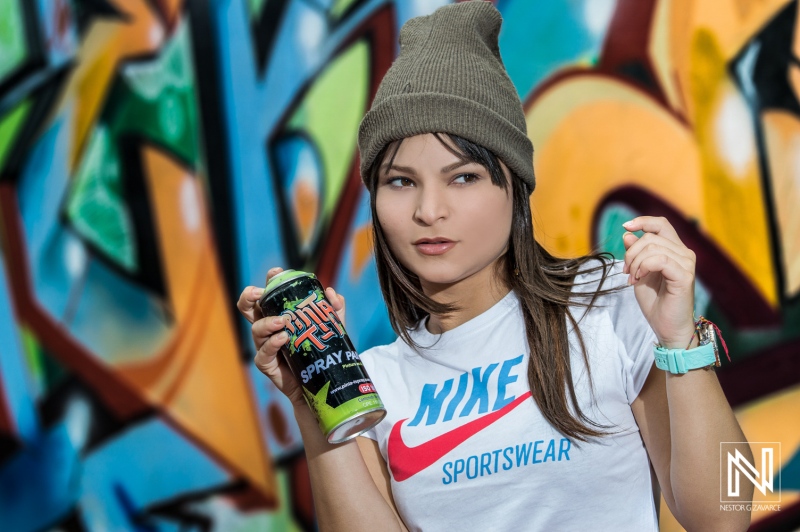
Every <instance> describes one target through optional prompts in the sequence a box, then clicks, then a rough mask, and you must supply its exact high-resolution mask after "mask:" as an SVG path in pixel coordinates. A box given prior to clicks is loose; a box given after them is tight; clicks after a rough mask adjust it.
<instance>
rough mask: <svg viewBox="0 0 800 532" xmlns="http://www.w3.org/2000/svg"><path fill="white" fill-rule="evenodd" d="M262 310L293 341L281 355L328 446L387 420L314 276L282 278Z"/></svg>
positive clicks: (266, 293) (274, 280) (271, 289)
mask: <svg viewBox="0 0 800 532" xmlns="http://www.w3.org/2000/svg"><path fill="white" fill-rule="evenodd" d="M258 304H259V306H260V307H261V312H262V314H263V315H264V316H281V317H283V319H284V324H285V325H284V329H285V330H286V332H287V333H288V334H289V340H288V342H287V343H286V344H285V345H284V346H282V347H281V353H283V356H284V357H285V358H286V362H287V363H288V364H289V368H290V369H291V371H292V374H293V375H294V376H295V378H296V379H297V380H298V381H299V382H300V385H301V386H302V387H303V394H304V396H305V398H306V402H307V403H308V405H309V407H311V410H313V411H314V413H315V414H316V416H317V420H318V421H319V426H320V428H321V429H322V432H323V433H324V434H325V437H326V438H327V439H328V442H329V443H341V442H344V441H347V440H349V439H351V438H355V437H356V436H358V435H359V434H361V433H363V432H365V431H367V430H369V429H370V428H372V427H374V426H375V425H377V424H378V423H379V422H380V421H381V420H382V419H383V418H384V416H385V415H386V410H385V409H384V407H383V402H382V401H381V399H380V397H378V394H377V392H376V391H375V386H374V385H373V384H372V381H371V380H370V378H369V375H367V371H366V369H365V368H364V365H363V364H362V363H361V360H360V358H359V356H358V353H357V352H356V350H355V348H354V347H353V343H352V342H351V341H350V338H349V337H348V336H347V332H346V331H345V329H344V326H343V325H342V322H341V321H339V317H338V316H337V315H336V312H335V311H334V310H333V305H331V303H330V301H328V299H327V298H326V297H325V292H324V291H323V288H322V284H320V282H319V281H318V280H317V277H316V276H315V275H314V274H312V273H306V272H302V271H299V270H286V271H284V272H281V273H280V274H278V275H276V276H275V277H273V278H272V279H271V280H270V281H269V283H268V284H267V287H266V289H265V290H264V294H263V295H262V296H261V298H260V299H259V300H258Z"/></svg>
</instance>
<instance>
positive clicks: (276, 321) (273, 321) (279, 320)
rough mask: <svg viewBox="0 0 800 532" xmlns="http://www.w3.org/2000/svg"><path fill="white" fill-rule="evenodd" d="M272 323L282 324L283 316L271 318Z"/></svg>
mask: <svg viewBox="0 0 800 532" xmlns="http://www.w3.org/2000/svg"><path fill="white" fill-rule="evenodd" d="M272 324H273V325H283V318H282V317H279V318H273V319H272Z"/></svg>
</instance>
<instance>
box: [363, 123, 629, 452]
mask: <svg viewBox="0 0 800 532" xmlns="http://www.w3.org/2000/svg"><path fill="white" fill-rule="evenodd" d="M435 135H436V138H437V139H438V140H439V142H441V143H442V144H443V145H444V146H445V147H446V148H447V149H448V150H450V152H451V153H453V154H454V155H456V156H457V157H459V158H460V159H461V160H462V161H465V162H466V161H469V162H474V163H477V164H480V165H481V166H483V167H485V168H486V169H487V171H488V172H489V174H490V176H491V180H492V183H493V184H494V185H496V186H499V187H501V188H502V189H504V190H505V191H506V193H508V186H509V182H510V184H511V189H512V190H511V192H512V195H513V216H512V221H511V235H510V237H509V242H508V250H507V251H506V253H505V255H504V256H503V257H502V260H500V261H498V263H497V265H498V268H499V270H500V271H498V274H499V275H501V276H502V279H503V280H504V281H505V282H506V284H507V285H508V286H509V287H510V288H511V289H512V290H513V291H514V292H515V294H516V295H517V298H518V299H519V302H520V305H521V308H522V314H523V317H524V322H525V333H526V336H527V340H528V346H529V350H530V358H529V363H528V384H529V386H530V389H531V394H532V396H533V400H534V401H535V402H536V404H537V405H538V407H539V409H540V410H541V412H542V415H543V416H544V417H545V419H547V421H548V422H550V424H551V425H552V426H553V427H555V428H556V429H557V430H558V431H559V432H561V433H562V434H564V435H565V436H567V437H569V438H572V439H576V440H581V441H586V440H587V439H588V438H590V437H598V436H602V435H605V434H608V432H607V431H606V430H605V429H608V428H609V426H607V425H602V424H599V423H597V422H595V421H594V420H592V419H590V418H589V417H587V416H586V415H585V414H584V413H583V411H582V410H581V408H580V406H579V404H578V400H577V396H576V394H575V387H574V384H573V380H572V368H571V366H570V347H569V341H568V336H567V333H568V325H567V323H568V322H569V324H570V325H571V327H572V328H573V329H574V330H575V332H576V333H577V338H578V342H579V344H580V348H581V352H582V355H583V359H584V362H585V364H586V368H587V371H588V373H589V384H590V390H592V393H594V391H593V387H592V384H591V370H590V369H589V359H588V355H587V351H586V345H585V344H584V341H583V338H582V336H581V332H580V329H579V328H578V323H577V320H576V319H575V317H574V316H573V315H572V313H571V312H570V308H569V307H570V306H577V307H584V308H586V309H587V311H588V309H590V308H591V307H592V306H594V305H595V303H596V300H597V298H598V297H599V296H602V295H604V294H606V293H610V292H613V291H614V289H611V290H603V289H602V286H603V283H604V281H605V279H606V277H607V276H608V273H609V267H610V263H611V261H612V260H613V257H611V256H610V255H608V254H605V253H592V254H589V255H585V256H582V257H578V258H572V259H561V258H557V257H555V256H553V255H551V254H550V253H548V252H547V250H546V249H544V247H542V246H541V245H539V243H538V242H536V240H534V238H533V222H532V218H531V209H530V204H529V203H528V198H529V196H530V190H529V188H528V186H527V185H526V184H525V183H524V182H523V181H522V180H521V179H517V178H516V177H514V176H513V175H511V176H508V177H507V176H506V174H505V172H504V171H503V168H502V167H501V165H500V162H499V160H498V158H497V157H496V156H495V155H494V154H493V153H492V152H490V151H489V150H487V149H486V148H483V147H482V146H479V145H477V144H474V143H472V142H470V141H469V140H466V139H464V138H461V137H459V136H456V135H451V134H438V133H436V134H435ZM401 142H402V140H400V141H395V142H394V143H391V144H389V145H387V146H385V147H384V148H383V150H382V152H381V153H380V154H379V155H378V156H377V157H376V158H375V162H374V163H373V165H372V166H371V168H370V169H369V171H368V173H367V176H366V177H367V179H366V181H367V188H368V189H369V192H370V207H371V211H372V227H373V238H374V249H375V259H376V261H375V262H376V264H377V269H378V279H379V281H380V286H381V291H382V292H383V297H384V300H385V301H386V306H387V308H388V311H389V320H390V322H391V324H392V328H393V329H394V331H395V332H396V333H397V334H398V335H400V336H401V337H402V338H403V339H404V340H405V341H406V342H407V343H408V344H409V345H411V346H414V347H419V346H417V345H416V344H415V342H414V341H413V340H412V338H411V337H410V334H409V330H410V329H413V328H414V327H415V326H416V325H417V323H418V322H419V320H421V319H423V318H425V317H426V316H428V315H429V314H436V315H445V314H448V313H450V312H453V311H454V310H456V307H455V306H454V305H452V304H445V303H439V302H436V301H434V300H433V299H431V298H430V297H428V296H426V295H425V294H424V293H423V291H422V288H421V285H420V282H419V278H418V277H417V276H416V275H415V274H414V273H413V272H411V271H409V270H408V269H407V268H405V267H404V266H403V265H402V264H401V263H400V262H399V261H398V260H397V258H396V257H395V256H394V253H392V250H391V249H390V248H389V245H388V242H387V241H386V237H385V236H384V234H383V230H382V229H381V226H380V223H378V213H377V211H376V208H375V199H376V192H377V184H378V178H379V172H380V168H381V166H382V165H383V164H384V160H386V159H388V161H389V164H391V163H392V162H393V160H394V157H395V155H396V154H397V150H398V148H399V145H400V143H401ZM592 261H597V263H596V264H595V265H589V266H587V263H590V262H592ZM599 270H602V274H601V280H600V284H599V288H598V290H597V291H595V292H594V293H591V294H588V297H587V294H581V293H576V292H573V287H574V286H576V282H575V277H576V275H577V274H578V273H579V271H580V273H589V272H597V271H599Z"/></svg>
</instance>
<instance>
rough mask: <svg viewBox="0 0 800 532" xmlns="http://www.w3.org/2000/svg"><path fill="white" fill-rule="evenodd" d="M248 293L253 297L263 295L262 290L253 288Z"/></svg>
mask: <svg viewBox="0 0 800 532" xmlns="http://www.w3.org/2000/svg"><path fill="white" fill-rule="evenodd" d="M250 292H251V293H252V294H253V297H261V294H263V293H264V289H263V288H258V287H257V286H254V287H253V289H252V290H251V291H250Z"/></svg>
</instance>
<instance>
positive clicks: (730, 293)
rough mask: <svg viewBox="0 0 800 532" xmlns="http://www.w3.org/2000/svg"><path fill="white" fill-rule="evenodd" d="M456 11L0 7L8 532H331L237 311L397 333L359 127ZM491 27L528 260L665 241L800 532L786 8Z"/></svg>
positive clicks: (376, 1) (688, 3)
mask: <svg viewBox="0 0 800 532" xmlns="http://www.w3.org/2000/svg"><path fill="white" fill-rule="evenodd" d="M445 3H447V2H446V1H445V0H429V1H425V0H414V1H411V0H408V1H401V0H397V1H389V0H0V530H10V531H36V530H69V531H83V530H92V531H95V530H96V531H106V530H137V531H169V530H224V531H246V530H313V529H315V527H316V524H315V518H314V512H313V503H312V500H311V493H310V486H309V483H308V475H307V468H306V463H305V458H304V455H303V449H302V442H301V441H300V437H299V433H298V431H297V428H296V427H295V426H294V424H293V421H292V419H293V418H292V414H291V408H290V406H289V405H288V404H287V403H286V401H285V400H284V398H283V397H282V396H281V395H280V394H279V393H277V391H276V390H274V389H273V388H272V387H271V385H270V384H269V383H268V382H267V381H266V379H264V378H263V377H262V376H261V375H260V374H259V373H258V371H257V370H255V369H254V368H253V366H252V364H251V362H250V361H251V359H252V356H253V352H252V347H251V345H250V340H249V338H250V332H249V328H248V327H247V324H246V323H245V322H244V321H243V320H242V319H241V318H240V317H239V316H238V313H237V312H236V310H235V306H234V303H235V301H236V299H237V298H238V294H239V291H240V289H241V287H243V286H245V285H248V284H253V285H263V282H264V275H265V272H266V271H267V269H268V268H269V267H271V266H274V265H282V266H284V267H294V268H301V269H309V270H313V271H316V272H317V273H318V275H319V277H320V278H321V280H322V281H323V282H324V283H326V284H331V285H334V286H336V287H337V289H338V290H339V291H340V292H342V293H343V294H345V295H346V296H347V298H348V301H349V302H351V304H349V305H348V330H349V331H351V332H352V336H353V339H354V341H355V343H356V347H357V348H358V349H365V348H368V347H370V346H373V345H377V344H380V343H386V342H388V341H391V340H392V339H393V338H394V334H393V332H392V330H391V327H390V326H389V323H388V318H387V315H386V310H385V308H384V306H383V305H382V302H381V301H380V300H379V298H376V297H375V294H376V293H377V290H378V288H377V276H376V273H375V269H374V265H373V262H372V260H373V259H372V255H371V250H370V238H371V237H370V232H369V223H370V222H369V205H368V201H367V200H368V198H367V197H366V191H365V190H364V189H363V187H362V185H361V182H360V178H359V175H358V154H357V148H356V131H357V127H358V123H359V121H360V119H361V116H363V113H364V112H365V110H366V109H367V107H368V105H369V102H370V101H371V98H372V97H373V95H374V93H375V90H376V88H377V84H378V82H379V81H380V79H381V76H382V75H383V73H384V72H385V71H386V69H387V68H388V67H389V65H390V64H391V62H392V60H393V58H394V57H395V54H396V51H397V49H396V46H397V45H396V41H397V34H398V31H399V28H400V26H401V25H402V24H403V23H404V22H405V21H406V20H407V19H408V18H410V17H412V16H416V15H420V14H425V13H429V12H431V11H433V10H434V9H435V8H436V7H438V6H439V5H442V4H445ZM496 5H497V7H498V8H499V9H500V11H501V12H502V13H503V15H504V18H505V21H506V22H505V25H504V28H503V32H502V33H501V51H502V53H503V57H504V61H505V63H506V66H507V68H508V71H509V74H510V75H511V78H512V80H513V81H514V83H515V85H516V86H517V89H518V91H519V93H520V95H521V97H522V98H523V101H524V102H525V110H526V113H527V117H528V126H529V134H530V136H531V138H532V139H533V141H534V146H535V147H536V153H535V156H534V164H535V168H536V172H537V175H538V186H537V190H536V192H535V193H534V195H533V196H532V207H533V209H534V213H535V225H536V227H535V232H536V235H537V238H539V239H540V241H542V242H543V243H544V244H545V245H546V246H547V247H548V248H549V249H551V251H553V252H555V253H558V254H561V255H576V254H580V253H584V252H586V251H588V250H589V249H591V248H592V247H598V248H602V249H606V250H608V251H610V252H612V253H617V254H619V253H620V252H621V249H620V246H619V242H620V236H621V228H620V227H619V223H620V222H621V221H623V219H627V217H629V216H631V215H633V214H636V213H645V212H646V213H652V214H659V215H665V216H669V217H670V220H672V221H673V223H674V224H675V225H676V227H678V229H679V231H680V233H681V235H682V237H683V238H684V239H685V240H686V241H687V242H688V243H689V244H690V245H691V246H692V247H693V248H694V249H695V250H696V251H697V253H698V256H699V258H700V260H699V264H700V266H699V281H698V285H697V295H698V297H697V306H698V309H697V310H698V311H699V312H701V313H703V314H705V315H707V316H708V317H709V318H711V319H712V320H714V321H716V322H718V323H719V324H720V325H721V326H722V328H723V330H724V331H725V338H726V340H727V341H728V344H729V346H730V347H731V352H732V358H733V363H731V364H730V365H729V366H727V367H724V368H722V369H721V370H720V372H719V377H720V381H721V382H722V384H723V387H724V390H725V392H726V394H727V396H728V398H729V400H730V401H731V404H732V405H734V407H735V409H736V413H737V415H738V417H739V420H740V422H741V424H742V426H743V428H744V430H745V432H746V434H747V435H748V437H749V438H750V439H751V440H753V441H780V442H782V449H783V461H782V464H783V467H782V469H781V470H780V471H776V473H777V474H778V475H779V476H780V481H781V487H782V501H781V503H782V511H781V512H756V513H754V524H753V529H757V530H789V529H793V528H796V527H798V526H800V454H799V450H800V422H798V415H797V413H798V411H800V362H799V361H798V356H799V355H800V214H798V211H797V209H796V208H794V207H792V206H793V205H797V204H798V202H799V201H800V178H799V177H798V176H800V165H799V164H798V162H799V161H800V127H799V126H798V124H800V103H799V102H800V100H799V99H798V95H800V70H799V69H798V65H800V62H798V56H799V55H800V37H798V33H797V32H796V31H795V28H796V27H797V26H798V23H797V17H798V16H799V15H798V7H797V2H796V1H787V0H781V1H778V0H749V1H748V0H722V1H720V0H574V1H573V0H569V1H567V0H563V1H557V2H546V1H544V0H536V1H531V0H498V1H497V2H496ZM353 302H358V304H353ZM768 500H769V499H768V498H767V499H764V501H768ZM661 519H662V529H664V530H677V529H679V527H678V525H677V523H675V521H674V519H672V517H671V516H670V515H669V512H668V511H667V510H666V508H665V507H664V508H663V509H662V517H661Z"/></svg>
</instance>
